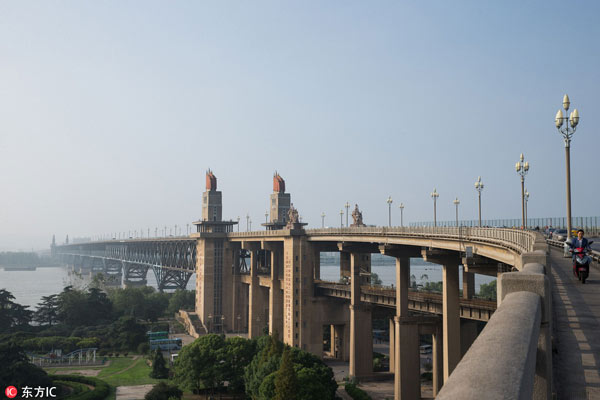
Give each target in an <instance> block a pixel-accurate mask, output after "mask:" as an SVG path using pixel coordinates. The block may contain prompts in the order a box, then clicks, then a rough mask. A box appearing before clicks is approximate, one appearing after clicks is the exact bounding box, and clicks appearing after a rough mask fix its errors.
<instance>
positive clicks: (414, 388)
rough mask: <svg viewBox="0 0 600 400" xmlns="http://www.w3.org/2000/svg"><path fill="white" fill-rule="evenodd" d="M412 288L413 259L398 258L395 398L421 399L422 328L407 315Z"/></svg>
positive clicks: (395, 320) (395, 322)
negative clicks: (420, 353) (420, 354)
mask: <svg viewBox="0 0 600 400" xmlns="http://www.w3.org/2000/svg"><path fill="white" fill-rule="evenodd" d="M409 285H410V258H409V257H406V256H403V257H396V317H395V318H394V324H395V329H394V332H395V344H396V345H395V346H394V364H395V365H394V372H395V374H394V397H395V398H397V399H418V398H420V397H421V381H420V370H419V369H420V358H419V326H418V324H417V321H416V320H413V319H411V318H410V317H409V314H408V287H409ZM390 340H391V339H390ZM390 359H391V356H390ZM390 362H391V361H390Z"/></svg>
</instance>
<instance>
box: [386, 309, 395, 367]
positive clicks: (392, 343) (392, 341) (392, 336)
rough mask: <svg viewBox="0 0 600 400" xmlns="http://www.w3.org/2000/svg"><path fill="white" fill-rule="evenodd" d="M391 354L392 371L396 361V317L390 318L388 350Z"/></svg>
mask: <svg viewBox="0 0 600 400" xmlns="http://www.w3.org/2000/svg"><path fill="white" fill-rule="evenodd" d="M388 354H389V356H390V369H389V371H390V372H394V371H395V370H396V369H395V367H396V366H395V365H394V364H395V363H396V361H395V360H396V322H394V318H390V350H389V351H388Z"/></svg>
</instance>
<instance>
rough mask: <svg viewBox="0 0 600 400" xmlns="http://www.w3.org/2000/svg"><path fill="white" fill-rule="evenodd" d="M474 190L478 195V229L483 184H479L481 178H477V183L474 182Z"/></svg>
mask: <svg viewBox="0 0 600 400" xmlns="http://www.w3.org/2000/svg"><path fill="white" fill-rule="evenodd" d="M475 190H477V193H478V194H479V227H480V228H481V192H482V191H483V182H481V177H478V178H477V182H475Z"/></svg>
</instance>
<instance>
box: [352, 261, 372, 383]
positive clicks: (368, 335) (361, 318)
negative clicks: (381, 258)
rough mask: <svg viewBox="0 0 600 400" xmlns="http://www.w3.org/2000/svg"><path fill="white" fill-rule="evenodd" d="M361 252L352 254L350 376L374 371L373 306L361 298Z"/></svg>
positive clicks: (365, 374)
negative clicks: (364, 302) (363, 301)
mask: <svg viewBox="0 0 600 400" xmlns="http://www.w3.org/2000/svg"><path fill="white" fill-rule="evenodd" d="M359 257H360V255H359V254H355V253H352V254H351V255H350V291H351V299H350V373H349V374H350V376H351V377H356V378H363V377H368V376H370V375H372V373H373V329H372V320H371V307H370V306H369V305H367V304H363V303H362V302H361V300H360V283H361V279H360V267H359Z"/></svg>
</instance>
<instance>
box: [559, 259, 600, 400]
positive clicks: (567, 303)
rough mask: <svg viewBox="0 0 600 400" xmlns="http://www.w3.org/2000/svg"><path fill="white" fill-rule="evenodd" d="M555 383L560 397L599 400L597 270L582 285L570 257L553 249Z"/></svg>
mask: <svg viewBox="0 0 600 400" xmlns="http://www.w3.org/2000/svg"><path fill="white" fill-rule="evenodd" d="M550 263H551V266H552V274H551V279H552V281H553V284H552V287H553V292H552V302H553V303H554V318H553V322H554V327H553V336H554V343H555V346H556V350H557V353H555V356H554V357H553V363H554V364H553V367H554V371H553V373H554V384H555V390H556V392H557V395H558V396H557V397H558V398H559V399H567V398H568V399H600V373H599V371H600V269H599V268H598V267H597V264H595V263H594V264H593V267H592V269H591V271H590V277H589V279H588V280H587V281H586V283H585V285H582V284H581V282H579V281H578V280H577V279H576V278H575V277H574V276H573V273H572V267H571V260H570V258H563V257H562V251H560V250H554V249H552V251H551V254H550Z"/></svg>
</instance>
